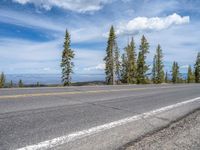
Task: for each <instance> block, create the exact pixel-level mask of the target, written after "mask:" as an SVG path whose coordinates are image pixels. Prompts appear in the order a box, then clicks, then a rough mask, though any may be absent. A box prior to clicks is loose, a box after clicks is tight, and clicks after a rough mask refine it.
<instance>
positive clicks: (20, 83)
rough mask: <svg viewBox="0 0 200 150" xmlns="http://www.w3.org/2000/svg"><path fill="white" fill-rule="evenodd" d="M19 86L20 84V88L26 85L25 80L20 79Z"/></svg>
mask: <svg viewBox="0 0 200 150" xmlns="http://www.w3.org/2000/svg"><path fill="white" fill-rule="evenodd" d="M18 86H19V87H20V88H22V87H24V83H23V81H22V80H21V79H20V80H19V83H18Z"/></svg>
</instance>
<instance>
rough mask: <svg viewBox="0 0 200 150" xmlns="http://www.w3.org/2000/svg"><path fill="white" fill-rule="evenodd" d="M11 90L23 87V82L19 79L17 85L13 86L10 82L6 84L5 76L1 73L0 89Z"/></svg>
mask: <svg viewBox="0 0 200 150" xmlns="http://www.w3.org/2000/svg"><path fill="white" fill-rule="evenodd" d="M4 87H8V88H12V87H20V88H21V87H24V83H23V81H22V80H21V79H20V80H19V81H18V83H17V84H14V83H13V81H12V80H11V81H10V82H9V83H7V82H6V75H5V74H4V73H3V72H2V73H1V74H0V88H4Z"/></svg>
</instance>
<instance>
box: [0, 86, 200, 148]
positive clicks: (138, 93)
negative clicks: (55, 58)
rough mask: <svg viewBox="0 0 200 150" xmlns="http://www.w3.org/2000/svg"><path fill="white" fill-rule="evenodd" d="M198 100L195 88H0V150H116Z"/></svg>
mask: <svg viewBox="0 0 200 150" xmlns="http://www.w3.org/2000/svg"><path fill="white" fill-rule="evenodd" d="M199 101H200V85H198V84H188V85H184V84H180V85H127V86H123V85H122V86H88V87H66V88H62V87H57V88H56V87H55V88H24V89H0V149H1V150H13V149H21V150H23V149H24V150H25V149H116V148H118V147H119V146H120V145H121V144H125V143H127V142H130V141H129V140H132V138H133V136H135V137H137V136H139V135H141V134H144V133H145V132H144V133H143V131H144V130H145V131H146V132H147V131H149V128H151V130H152V129H154V127H159V126H161V125H163V124H164V123H163V122H166V123H168V121H170V117H171V119H172V120H173V119H176V117H177V116H175V114H177V115H181V114H182V115H184V113H186V112H187V111H188V112H189V111H192V110H193V109H196V108H198V107H200V102H199ZM179 107H181V108H182V109H179ZM173 109H174V112H173V113H172V112H171V114H167V113H165V111H166V112H168V113H169V111H171V110H173ZM159 113H162V114H163V115H165V117H166V118H165V117H164V116H162V117H160V118H159V117H158V116H157V117H153V115H158V114H159ZM148 117H150V118H151V120H150V119H148ZM173 117H174V118H173ZM179 117H180V116H179ZM145 118H146V119H145ZM152 119H157V120H154V121H152ZM148 121H149V122H148ZM150 121H152V122H153V123H155V124H153V123H150ZM156 123H157V124H156ZM136 125H137V127H135V126H136ZM136 133H138V134H137V135H133V134H136Z"/></svg>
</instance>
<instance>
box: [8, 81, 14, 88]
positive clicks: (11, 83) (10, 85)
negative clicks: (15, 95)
mask: <svg viewBox="0 0 200 150" xmlns="http://www.w3.org/2000/svg"><path fill="white" fill-rule="evenodd" d="M9 87H10V88H12V87H13V81H12V80H11V81H10V84H9Z"/></svg>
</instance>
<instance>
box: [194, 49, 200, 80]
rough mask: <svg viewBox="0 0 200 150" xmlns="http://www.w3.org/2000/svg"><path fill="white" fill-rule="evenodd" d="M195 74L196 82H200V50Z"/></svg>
mask: <svg viewBox="0 0 200 150" xmlns="http://www.w3.org/2000/svg"><path fill="white" fill-rule="evenodd" d="M194 74H195V82H196V83H200V52H199V53H198V55H197V59H196V63H195V73H194Z"/></svg>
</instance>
